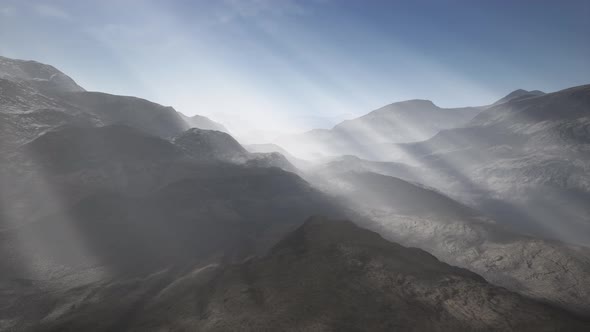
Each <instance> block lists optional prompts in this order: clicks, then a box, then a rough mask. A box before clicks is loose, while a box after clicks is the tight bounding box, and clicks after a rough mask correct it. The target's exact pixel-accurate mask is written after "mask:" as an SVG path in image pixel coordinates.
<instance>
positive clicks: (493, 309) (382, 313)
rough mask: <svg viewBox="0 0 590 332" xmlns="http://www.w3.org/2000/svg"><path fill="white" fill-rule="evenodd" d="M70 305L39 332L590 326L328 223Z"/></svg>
mask: <svg viewBox="0 0 590 332" xmlns="http://www.w3.org/2000/svg"><path fill="white" fill-rule="evenodd" d="M178 274H179V275H178ZM171 275H173V276H172V277H171ZM62 298H64V299H68V302H66V303H63V304H62V307H61V308H52V309H49V310H48V316H46V317H48V318H45V319H44V320H43V324H42V325H41V326H40V327H38V328H36V329H33V330H36V331H57V330H59V331H79V330H84V331H112V330H119V331H120V330H126V331H160V330H161V329H166V330H174V331H195V330H198V331H271V330H294V331H295V330H296V331H391V330H392V329H393V330H398V329H399V330H404V331H474V330H479V331H498V330H502V331H558V330H568V331H578V330H579V331H583V330H585V329H586V328H588V322H584V321H581V320H577V319H576V318H574V317H572V316H570V315H568V314H566V313H564V312H562V311H560V310H556V309H554V308H551V307H548V306H546V305H543V304H540V303H537V302H534V301H532V300H529V299H526V298H523V297H522V296H519V295H516V294H514V293H511V292H509V291H506V290H505V289H503V288H499V287H496V286H493V285H491V284H489V283H487V282H486V281H485V280H484V279H482V278H481V277H479V276H478V275H476V274H474V273H472V272H469V271H467V270H463V269H460V268H456V267H452V266H449V265H446V264H444V263H441V262H440V261H438V260H437V259H436V258H434V257H433V256H431V255H429V254H427V253H426V252H424V251H422V250H419V249H412V248H405V247H402V246H400V245H397V244H395V243H391V242H388V241H386V240H384V239H383V238H381V237H380V236H379V235H378V234H376V233H373V232H370V231H367V230H364V229H361V228H359V227H357V226H355V225H354V224H352V223H351V222H348V221H332V220H326V219H323V218H313V219H310V220H308V221H307V222H306V223H305V224H304V225H303V226H301V227H299V228H298V229H297V230H295V231H294V232H292V233H290V234H289V235H287V236H286V237H285V238H284V239H283V240H282V241H281V242H279V243H278V244H277V245H276V246H274V248H273V249H272V250H271V252H270V253H269V254H268V255H266V256H265V257H262V258H253V259H250V260H246V261H245V262H243V263H241V264H237V265H230V266H215V265H209V266H205V267H201V268H197V269H194V270H192V271H190V270H189V271H185V272H183V273H178V272H177V275H174V274H173V272H171V271H166V272H161V273H159V274H154V275H152V276H150V277H148V278H146V279H140V280H129V281H125V282H113V283H102V284H98V285H91V286H88V287H86V288H82V289H77V290H75V291H72V292H70V293H68V294H67V296H63V297H62ZM62 308H63V309H62Z"/></svg>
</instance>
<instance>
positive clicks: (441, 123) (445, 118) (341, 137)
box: [277, 100, 481, 160]
mask: <svg viewBox="0 0 590 332" xmlns="http://www.w3.org/2000/svg"><path fill="white" fill-rule="evenodd" d="M480 110H481V109H480V108H477V107H465V108H456V109H444V108H440V107H438V106H436V105H434V104H433V103H432V102H431V101H429V100H408V101H404V102H399V103H393V104H390V105H387V106H384V107H382V108H380V109H377V110H375V111H372V112H370V113H368V114H366V115H363V116H361V117H359V118H356V119H352V120H346V121H343V122H341V123H339V124H337V125H336V126H334V128H332V129H330V130H325V129H316V130H311V131H309V132H307V133H304V134H301V135H295V136H289V137H283V138H280V139H278V140H277V143H279V145H281V146H284V147H285V148H287V149H288V150H289V151H292V152H293V153H295V154H296V155H297V156H303V157H307V158H310V157H311V158H313V157H322V156H331V155H332V156H333V155H342V154H354V155H357V156H360V157H364V158H367V159H372V160H380V159H383V158H384V157H385V156H380V155H379V150H378V149H377V148H376V147H377V146H378V145H379V144H385V143H403V142H414V141H421V140H424V139H427V138H430V137H432V136H433V135H434V134H436V133H437V132H439V131H440V130H443V129H449V128H455V127H460V126H462V125H463V124H465V123H467V122H468V121H469V120H471V119H472V118H473V117H474V116H475V115H477V114H478V112H479V111H480Z"/></svg>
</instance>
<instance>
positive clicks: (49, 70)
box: [0, 56, 85, 92]
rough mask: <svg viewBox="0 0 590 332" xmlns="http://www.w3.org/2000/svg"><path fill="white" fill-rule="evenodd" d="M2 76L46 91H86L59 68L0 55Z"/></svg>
mask: <svg viewBox="0 0 590 332" xmlns="http://www.w3.org/2000/svg"><path fill="white" fill-rule="evenodd" d="M0 78H2V79H6V80H10V81H17V82H22V81H25V82H27V83H29V84H31V85H33V86H35V87H37V88H39V89H42V90H45V91H47V90H49V91H53V92H79V91H85V90H84V89H83V88H82V87H81V86H79V85H78V84H77V83H76V82H75V81H74V80H73V79H72V78H70V77H69V76H67V75H66V74H64V73H63V72H61V71H59V70H58V69H57V68H55V67H53V66H51V65H46V64H43V63H40V62H37V61H32V60H18V59H10V58H6V57H2V56H0Z"/></svg>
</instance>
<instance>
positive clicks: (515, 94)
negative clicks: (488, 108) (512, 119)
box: [492, 89, 545, 105]
mask: <svg viewBox="0 0 590 332" xmlns="http://www.w3.org/2000/svg"><path fill="white" fill-rule="evenodd" d="M544 94H545V92H543V91H540V90H531V91H527V90H524V89H517V90H514V91H512V92H510V93H509V94H507V95H506V96H505V97H503V98H501V99H499V100H498V101H496V102H495V103H493V104H492V105H499V104H503V103H507V102H509V101H513V100H520V99H525V98H531V97H537V96H542V95H544Z"/></svg>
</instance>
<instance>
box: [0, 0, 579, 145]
mask: <svg viewBox="0 0 590 332" xmlns="http://www.w3.org/2000/svg"><path fill="white" fill-rule="evenodd" d="M589 17H590V1H587V0H584V1H575V0H565V1H557V0H555V1H543V0H535V1H525V0H519V1H513V0H510V1H508V0H495V1H491V0H490V1H483V0H466V1H459V0H457V1H455V0H431V1H423V0H415V1H394V0H391V1H378V0H356V1H352V0H301V1H298V0H206V1H205V0H182V1H157V0H126V1H120V0H117V1H114V0H101V1H74V0H69V1H65V0H56V1H50V0H46V1H27V0H0V55H3V56H7V57H12V58H20V59H32V60H36V61H40V62H44V63H48V64H51V65H54V66H55V67H57V68H58V69H60V70H62V71H63V72H65V73H66V74H68V75H69V76H71V77H72V78H74V79H75V80H76V81H77V82H78V83H79V84H80V85H81V86H83V87H84V88H86V89H87V90H91V91H102V92H108V93H114V94H123V95H133V96H138V97H142V98H146V99H149V100H152V101H154V102H158V103H161V104H164V105H169V106H173V107H174V108H175V109H177V110H178V111H181V112H183V113H185V114H187V115H192V114H201V115H205V116H208V117H210V118H212V119H213V120H217V121H220V122H222V123H223V124H225V125H226V126H228V127H229V129H230V130H231V131H232V132H237V133H241V134H243V135H246V134H248V133H256V134H257V135H270V136H272V135H275V134H276V133H277V132H279V131H287V132H291V131H292V132H296V131H301V130H306V129H310V128H316V127H322V128H329V127H331V126H333V125H334V124H336V123H337V122H338V121H340V120H343V119H347V118H352V117H355V116H360V115H362V114H365V113H367V112H369V111H371V110H373V109H376V108H378V107H381V106H384V105H386V104H389V103H392V102H396V101H402V100H408V99H429V100H432V101H433V102H434V103H435V104H437V105H439V106H441V107H459V106H476V105H484V104H489V103H492V102H494V101H495V100H497V99H499V98H500V97H502V96H504V95H506V94H508V93H509V92H510V91H512V90H515V89H519V88H523V89H527V90H533V89H539V90H543V91H547V92H549V91H556V90H560V89H563V88H567V87H570V86H576V85H581V84H588V83H590V19H589Z"/></svg>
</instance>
